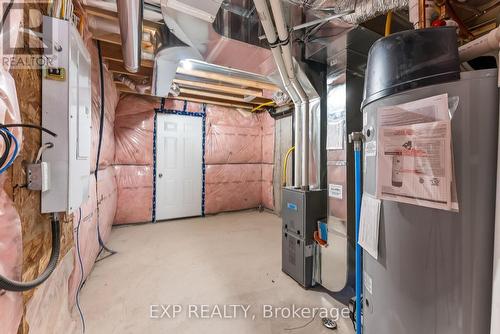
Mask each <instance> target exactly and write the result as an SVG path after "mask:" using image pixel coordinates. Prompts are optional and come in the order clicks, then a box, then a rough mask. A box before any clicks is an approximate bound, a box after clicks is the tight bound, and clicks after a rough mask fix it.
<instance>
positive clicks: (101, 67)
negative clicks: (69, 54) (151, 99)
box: [94, 41, 117, 255]
mask: <svg viewBox="0 0 500 334" xmlns="http://www.w3.org/2000/svg"><path fill="white" fill-rule="evenodd" d="M97 52H98V56H99V77H100V84H101V115H100V119H99V143H98V145H97V159H96V165H95V172H94V174H95V188H96V194H98V187H97V184H98V182H97V173H98V172H99V160H100V158H101V147H102V137H103V131H104V96H105V94H104V65H103V63H102V49H101V42H100V41H97ZM97 238H98V240H99V245H100V246H101V247H102V249H104V250H105V251H106V252H108V253H111V255H114V254H116V253H117V252H116V251H114V250H112V249H110V248H109V247H107V246H106V244H105V243H104V241H103V240H102V237H101V229H100V227H99V199H98V200H97ZM102 249H101V251H102Z"/></svg>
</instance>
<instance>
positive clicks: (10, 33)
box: [0, 0, 57, 69]
mask: <svg viewBox="0 0 500 334" xmlns="http://www.w3.org/2000/svg"><path fill="white" fill-rule="evenodd" d="M48 5H49V2H44V1H35V0H24V1H15V2H14V1H10V0H0V6H1V9H2V15H1V20H2V21H1V26H0V27H1V30H0V50H2V52H1V57H2V59H1V61H2V66H4V68H12V69H37V68H42V67H44V66H50V64H51V63H52V62H53V56H54V53H55V51H56V49H57V48H55V47H54V45H53V41H52V38H44V37H43V36H44V35H43V32H45V36H52V35H53V34H52V31H53V29H52V25H51V24H50V23H49V24H47V23H46V24H45V25H43V16H44V13H45V11H46V10H47V8H48Z"/></svg>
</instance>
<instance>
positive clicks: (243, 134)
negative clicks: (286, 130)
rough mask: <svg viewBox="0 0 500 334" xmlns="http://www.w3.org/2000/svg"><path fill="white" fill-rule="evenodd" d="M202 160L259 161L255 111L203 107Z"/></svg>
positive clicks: (257, 124)
mask: <svg viewBox="0 0 500 334" xmlns="http://www.w3.org/2000/svg"><path fill="white" fill-rule="evenodd" d="M206 112H207V120H206V134H207V138H206V149H205V161H206V163H207V164H208V165H210V164H238V163H243V164H244V163H259V162H261V160H262V145H261V142H262V127H261V124H260V120H259V117H258V115H257V114H250V113H248V112H240V111H238V110H235V109H230V108H223V107H218V106H208V107H207V110H206Z"/></svg>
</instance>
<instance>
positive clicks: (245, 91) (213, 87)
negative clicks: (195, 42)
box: [174, 79, 263, 97]
mask: <svg viewBox="0 0 500 334" xmlns="http://www.w3.org/2000/svg"><path fill="white" fill-rule="evenodd" d="M174 83H176V84H178V85H180V86H184V87H192V88H200V89H205V90H210V91H215V92H222V93H228V94H235V95H245V96H247V95H249V96H255V97H262V96H263V93H262V90H261V89H253V88H239V87H231V86H223V85H218V84H213V83H208V82H201V81H192V80H185V79H174Z"/></svg>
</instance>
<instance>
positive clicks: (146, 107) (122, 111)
mask: <svg viewBox="0 0 500 334" xmlns="http://www.w3.org/2000/svg"><path fill="white" fill-rule="evenodd" d="M168 101H171V100H167V102H168ZM181 102H182V101H181ZM181 107H182V104H181ZM155 108H160V101H159V99H157V98H151V97H144V96H138V95H135V94H124V95H122V96H121V97H120V100H119V101H118V105H117V106H116V117H122V116H127V115H132V114H140V113H144V112H153V113H154V110H155ZM181 110H182V109H181Z"/></svg>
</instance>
